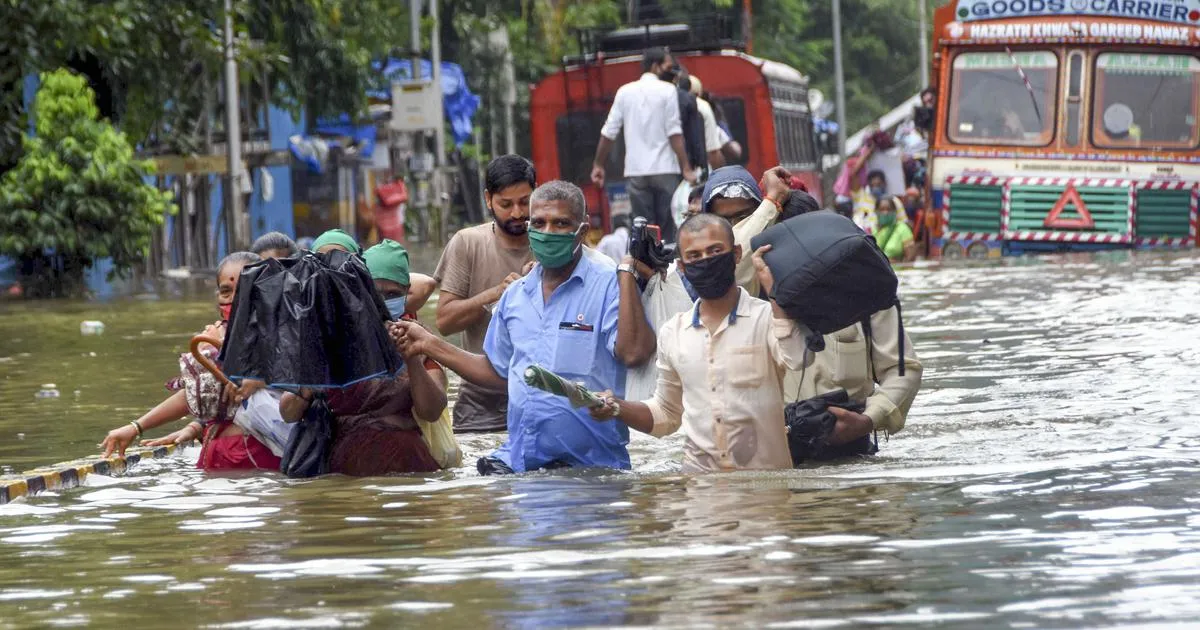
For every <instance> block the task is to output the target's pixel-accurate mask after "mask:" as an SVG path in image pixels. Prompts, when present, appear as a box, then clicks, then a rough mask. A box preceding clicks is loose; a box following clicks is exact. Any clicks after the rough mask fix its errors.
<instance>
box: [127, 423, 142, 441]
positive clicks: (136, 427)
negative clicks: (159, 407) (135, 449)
mask: <svg viewBox="0 0 1200 630" xmlns="http://www.w3.org/2000/svg"><path fill="white" fill-rule="evenodd" d="M129 424H132V425H133V429H134V430H135V431H137V436H138V437H139V438H140V437H142V425H140V424H138V421H137V420H134V421H133V422H130V423H129Z"/></svg>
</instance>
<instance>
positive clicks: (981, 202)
mask: <svg viewBox="0 0 1200 630" xmlns="http://www.w3.org/2000/svg"><path fill="white" fill-rule="evenodd" d="M950 188H951V194H950V197H951V202H950V231H951V232H976V233H985V234H999V233H1000V211H1001V208H1002V207H1003V205H1004V187H1003V186H979V185H975V184H953V185H952V186H951V187H950Z"/></svg>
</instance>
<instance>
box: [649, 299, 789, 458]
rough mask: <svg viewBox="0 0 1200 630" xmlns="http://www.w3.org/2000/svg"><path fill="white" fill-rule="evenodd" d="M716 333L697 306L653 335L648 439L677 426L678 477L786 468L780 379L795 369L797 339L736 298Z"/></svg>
mask: <svg viewBox="0 0 1200 630" xmlns="http://www.w3.org/2000/svg"><path fill="white" fill-rule="evenodd" d="M739 295H740V297H739V300H738V305H737V307H736V308H735V309H734V311H733V313H731V315H730V317H728V318H726V319H725V320H723V321H722V322H721V324H720V326H719V327H718V328H717V330H716V332H714V333H711V334H710V333H709V331H708V328H707V327H705V326H704V324H703V323H700V319H699V310H698V309H699V303H697V305H696V306H695V307H693V308H691V309H689V310H687V311H685V312H682V313H678V314H676V315H675V316H673V317H671V318H669V319H668V320H667V322H666V323H665V324H663V327H662V328H661V329H660V330H659V333H658V386H657V388H656V389H655V392H654V397H653V398H651V399H650V400H647V401H645V402H646V404H647V405H648V406H649V407H650V413H651V414H652V415H653V416H654V429H653V431H652V432H651V435H654V436H656V437H663V436H666V435H670V434H671V433H674V432H675V431H677V430H678V429H679V427H680V426H681V425H682V426H683V428H684V432H685V434H686V438H687V439H686V441H685V442H684V448H683V470H684V472H699V471H712V470H736V469H786V468H791V467H792V456H791V453H790V452H789V451H788V443H787V434H786V429H785V428H784V422H783V391H782V385H783V377H784V373H785V372H786V370H787V369H800V368H801V367H802V362H803V361H804V359H805V357H804V347H805V346H804V339H803V338H802V337H801V336H800V333H799V331H798V329H797V328H796V326H795V324H793V323H792V321H791V320H788V319H775V318H774V316H773V313H772V312H771V306H770V304H769V303H767V302H764V301H762V300H759V299H757V298H753V297H750V295H749V294H747V293H746V292H745V291H744V290H742V291H739Z"/></svg>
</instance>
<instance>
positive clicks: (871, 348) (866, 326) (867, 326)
mask: <svg viewBox="0 0 1200 630" xmlns="http://www.w3.org/2000/svg"><path fill="white" fill-rule="evenodd" d="M859 323H860V324H862V330H863V339H864V340H865V341H866V342H867V365H868V366H870V368H871V382H872V383H875V384H876V385H878V384H879V379H878V378H877V377H876V375H875V341H874V339H873V335H874V330H873V329H872V328H871V316H870V315H867V316H866V317H864V318H862V321H861V322H859Z"/></svg>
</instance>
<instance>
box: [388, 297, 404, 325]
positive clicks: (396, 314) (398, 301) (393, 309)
mask: <svg viewBox="0 0 1200 630" xmlns="http://www.w3.org/2000/svg"><path fill="white" fill-rule="evenodd" d="M383 303H384V304H385V305H386V306H387V309H388V314H389V315H391V316H392V319H393V320H397V319H400V318H401V317H403V316H404V311H405V309H406V308H407V307H408V296H407V295H401V296H400V297H394V298H391V299H388V300H384V301H383Z"/></svg>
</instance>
